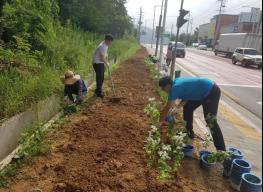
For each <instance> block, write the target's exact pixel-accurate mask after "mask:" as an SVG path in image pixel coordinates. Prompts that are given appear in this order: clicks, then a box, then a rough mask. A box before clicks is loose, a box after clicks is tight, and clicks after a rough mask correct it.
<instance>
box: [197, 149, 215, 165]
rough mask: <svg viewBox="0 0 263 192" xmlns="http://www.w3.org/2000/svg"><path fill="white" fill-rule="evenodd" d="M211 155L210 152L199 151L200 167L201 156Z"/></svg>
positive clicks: (201, 163) (201, 162)
mask: <svg viewBox="0 0 263 192" xmlns="http://www.w3.org/2000/svg"><path fill="white" fill-rule="evenodd" d="M211 154H212V153H211V152H210V151H205V150H202V151H199V157H200V165H201V166H202V165H203V161H202V156H203V155H211Z"/></svg>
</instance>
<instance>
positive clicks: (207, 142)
mask: <svg viewBox="0 0 263 192" xmlns="http://www.w3.org/2000/svg"><path fill="white" fill-rule="evenodd" d="M212 142H213V138H212V136H211V134H210V133H207V134H206V135H205V139H204V141H203V143H202V145H203V148H204V149H208V147H209V146H210V145H211V143H212Z"/></svg>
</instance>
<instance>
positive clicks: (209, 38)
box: [199, 14, 239, 47]
mask: <svg viewBox="0 0 263 192" xmlns="http://www.w3.org/2000/svg"><path fill="white" fill-rule="evenodd" d="M238 19H239V16H238V15H226V14H223V15H221V24H220V26H219V27H217V26H218V23H217V22H218V21H219V16H218V15H216V16H214V17H213V18H212V19H211V20H210V23H208V24H204V25H201V26H200V27H199V33H200V30H201V34H199V42H200V43H202V44H206V45H207V46H208V47H213V45H214V44H215V39H216V38H217V39H219V36H220V34H221V33H222V31H226V29H225V27H229V28H230V25H236V24H237V23H238ZM233 28H236V27H233ZM217 30H218V32H217ZM231 30H232V29H228V31H231Z"/></svg>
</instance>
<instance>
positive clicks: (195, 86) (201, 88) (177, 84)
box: [159, 77, 226, 151]
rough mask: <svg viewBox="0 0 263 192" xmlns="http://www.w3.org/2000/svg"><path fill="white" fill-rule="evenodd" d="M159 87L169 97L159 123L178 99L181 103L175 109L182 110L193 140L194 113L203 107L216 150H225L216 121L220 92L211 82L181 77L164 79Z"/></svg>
mask: <svg viewBox="0 0 263 192" xmlns="http://www.w3.org/2000/svg"><path fill="white" fill-rule="evenodd" d="M159 86H160V87H161V89H162V90H163V91H165V92H166V93H167V94H168V95H169V97H168V103H167V105H166V107H165V108H164V110H163V112H162V113H161V122H165V119H166V116H167V115H168V112H169V111H170V109H171V108H172V107H173V106H174V103H175V101H176V100H177V99H180V100H181V101H182V102H181V103H180V104H179V105H178V106H177V107H183V108H184V120H185V122H186V128H187V131H188V135H189V137H190V138H192V139H193V138H194V137H195V133H194V131H193V118H194V111H195V110H196V109H197V108H198V107H200V106H203V109H204V116H205V119H206V121H207V124H208V125H210V126H212V127H210V129H211V134H212V136H213V140H214V144H215V147H216V149H217V150H221V151H225V150H226V146H225V141H224V137H223V134H222V131H221V129H220V127H219V125H218V122H217V120H216V117H217V113H218V106H219V101H220V97H221V90H220V88H219V87H218V86H217V85H216V84H215V83H214V82H213V81H211V80H209V79H207V78H197V77H184V78H183V77H181V78H177V79H176V80H175V81H173V80H172V79H171V78H170V77H164V78H162V79H161V80H160V81H159Z"/></svg>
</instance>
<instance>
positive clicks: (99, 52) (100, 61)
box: [92, 34, 114, 98]
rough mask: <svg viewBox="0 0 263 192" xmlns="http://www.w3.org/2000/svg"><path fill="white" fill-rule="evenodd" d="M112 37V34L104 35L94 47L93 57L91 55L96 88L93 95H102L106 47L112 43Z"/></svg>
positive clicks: (106, 56) (106, 57)
mask: <svg viewBox="0 0 263 192" xmlns="http://www.w3.org/2000/svg"><path fill="white" fill-rule="evenodd" d="M113 40H114V38H113V36H112V35H110V34H108V35H106V36H105V40H104V41H103V42H101V43H100V44H99V46H98V47H97V48H96V51H95V54H94V57H93V61H92V63H93V68H94V71H95V73H96V83H97V88H96V90H95V95H96V96H97V97H101V98H103V97H104V93H103V90H102V87H103V82H104V72H105V67H106V66H107V65H108V48H109V47H110V46H111V45H112V42H113Z"/></svg>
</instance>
